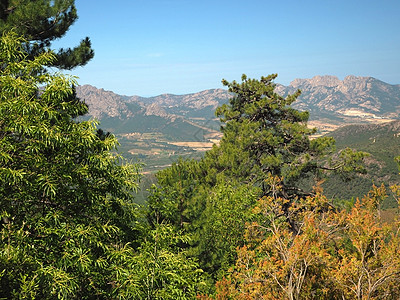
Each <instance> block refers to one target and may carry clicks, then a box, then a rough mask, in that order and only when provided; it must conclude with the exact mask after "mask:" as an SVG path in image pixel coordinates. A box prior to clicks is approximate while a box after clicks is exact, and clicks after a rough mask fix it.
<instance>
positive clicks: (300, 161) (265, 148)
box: [206, 74, 365, 199]
mask: <svg viewBox="0 0 400 300" xmlns="http://www.w3.org/2000/svg"><path fill="white" fill-rule="evenodd" d="M276 77H277V75H276V74H274V75H269V76H267V77H261V79H260V80H256V79H248V78H247V77H246V75H243V76H242V83H237V82H236V81H233V82H232V83H229V82H227V81H226V80H223V84H224V85H225V86H228V88H229V91H230V92H232V93H234V96H233V97H232V98H231V100H230V102H229V104H224V105H222V106H221V107H219V108H218V109H217V111H216V113H217V115H218V116H220V117H221V121H222V122H223V123H225V125H224V126H223V127H222V132H223V134H224V135H223V138H222V140H221V143H220V145H219V146H217V147H214V148H213V149H212V150H211V151H209V152H208V153H207V154H206V160H208V161H209V162H210V165H211V166H213V168H214V169H215V170H214V173H215V174H218V173H223V174H224V176H227V177H229V178H235V179H237V180H239V182H251V183H253V184H256V185H258V186H260V187H262V188H263V190H264V195H266V194H267V193H269V191H270V188H269V187H267V186H266V179H267V178H268V177H269V176H278V177H282V178H283V185H282V188H281V189H280V191H279V192H280V193H281V194H282V196H284V197H285V198H287V199H290V198H295V197H297V196H305V195H308V194H309V193H310V192H311V191H310V190H311V187H312V185H313V184H309V187H310V188H309V190H307V189H305V187H306V185H304V183H305V180H306V179H307V178H318V177H319V176H320V175H322V172H323V171H335V172H338V173H341V174H342V175H343V176H345V175H346V174H349V173H352V172H354V171H362V170H363V168H362V166H361V165H360V162H361V160H362V158H363V157H364V156H365V154H364V153H361V152H354V151H352V150H350V149H345V150H344V151H342V152H341V153H339V154H338V155H336V156H335V155H333V154H334V151H335V140H334V139H333V138H331V137H320V138H315V139H312V138H311V135H312V134H314V133H315V132H316V129H315V128H313V129H310V128H308V127H307V121H308V118H309V113H308V112H301V111H299V110H296V109H295V108H293V107H292V106H291V105H292V103H293V102H294V101H296V100H297V97H298V96H299V95H300V91H297V92H296V93H294V94H293V95H288V96H287V97H282V96H280V95H278V94H277V93H276V92H275V84H274V83H273V80H274V79H275V78H276ZM219 176H220V175H219Z"/></svg>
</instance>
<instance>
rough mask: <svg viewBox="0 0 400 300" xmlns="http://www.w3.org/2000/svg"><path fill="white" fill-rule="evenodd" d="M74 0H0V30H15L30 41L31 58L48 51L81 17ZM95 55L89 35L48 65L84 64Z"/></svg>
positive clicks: (60, 51) (28, 45)
mask: <svg viewBox="0 0 400 300" xmlns="http://www.w3.org/2000/svg"><path fill="white" fill-rule="evenodd" d="M74 3H75V1H74V0H55V1H54V0H52V1H50V0H46V1H43V0H1V1H0V32H7V31H10V30H14V31H15V32H17V33H18V34H19V35H22V36H23V37H24V38H25V39H26V40H27V41H28V42H27V43H25V44H24V46H25V47H26V51H27V52H28V53H29V58H31V59H33V58H34V57H36V56H37V55H38V54H40V53H43V52H45V51H47V50H48V49H49V48H50V47H51V43H52V42H53V41H54V40H57V39H60V38H62V37H63V36H64V35H65V33H66V32H67V31H68V29H69V27H70V26H71V25H72V24H73V23H74V22H75V21H76V19H77V18H78V15H77V11H76V7H75V4H74ZM93 56H94V51H93V50H92V49H91V42H90V40H89V38H88V37H86V38H85V39H83V40H82V41H81V43H80V44H79V46H77V47H75V48H72V49H71V48H67V49H60V50H59V51H58V53H57V54H56V56H55V58H54V59H52V61H51V62H46V65H51V66H55V67H58V68H62V69H72V68H74V67H77V66H83V65H85V64H86V63H87V62H88V61H89V60H90V59H92V58H93Z"/></svg>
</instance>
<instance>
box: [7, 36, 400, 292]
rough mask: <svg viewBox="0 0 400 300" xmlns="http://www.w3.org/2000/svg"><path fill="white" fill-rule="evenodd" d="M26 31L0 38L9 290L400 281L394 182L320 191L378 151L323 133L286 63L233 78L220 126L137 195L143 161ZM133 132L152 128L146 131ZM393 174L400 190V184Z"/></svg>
mask: <svg viewBox="0 0 400 300" xmlns="http://www.w3.org/2000/svg"><path fill="white" fill-rule="evenodd" d="M26 42H27V41H26V40H24V39H23V38H21V37H19V36H18V35H16V34H15V33H13V32H11V33H7V34H4V35H3V36H2V37H1V38H0V66H1V67H0V73H1V74H0V75H1V76H0V85H1V87H2V89H1V90H0V115H1V117H0V120H1V121H0V162H1V164H0V174H1V176H0V207H1V211H0V298H2V299H262V298H266V299H311V298H316V299H398V298H399V297H400V289H399V286H400V256H399V253H400V221H399V218H398V216H399V215H398V211H397V214H396V217H394V218H393V220H391V222H390V223H387V222H385V220H384V219H383V218H382V212H383V211H382V209H381V206H382V203H383V201H384V200H385V199H386V198H387V189H386V188H385V186H384V185H382V186H378V187H377V186H374V187H373V188H372V189H371V191H370V192H369V193H368V194H367V195H365V196H364V197H363V198H362V199H361V200H359V201H356V202H355V203H354V204H353V203H344V204H343V203H342V205H336V203H335V202H332V201H331V200H330V199H329V198H327V197H326V196H324V193H323V190H322V188H321V183H322V181H323V179H324V178H326V176H331V174H335V175H337V176H340V178H342V179H344V180H349V179H351V178H352V177H353V176H354V174H360V173H361V174H362V173H363V172H364V161H365V159H368V156H367V153H365V152H360V151H357V150H354V149H351V148H341V149H340V150H339V151H338V152H337V151H336V148H335V139H334V138H332V137H328V136H323V137H317V138H315V134H316V130H315V129H311V128H309V127H308V126H307V122H308V119H309V113H308V112H306V111H300V110H297V109H296V108H294V107H293V104H294V103H295V102H296V101H297V98H298V97H299V95H300V92H299V91H296V92H294V93H292V94H288V95H285V96H282V95H279V94H278V93H276V88H277V86H276V84H275V83H274V80H275V79H276V77H277V75H269V76H266V77H261V79H259V80H258V79H251V78H247V76H245V75H243V76H242V79H241V81H240V82H236V81H233V82H227V81H226V80H223V84H224V85H225V86H226V87H227V88H228V91H229V93H230V94H231V95H232V97H231V98H230V99H229V102H227V103H224V104H222V105H219V106H218V107H217V109H216V113H217V115H218V117H220V122H221V124H222V127H221V133H220V135H221V138H220V142H219V143H216V144H214V145H213V146H212V148H211V149H209V150H208V151H205V152H204V156H203V157H201V158H199V159H191V158H190V157H188V158H186V159H185V158H180V159H179V160H177V161H176V162H174V163H172V165H171V166H169V167H166V168H163V170H161V171H159V172H158V173H157V174H156V179H157V181H156V182H155V184H154V185H152V186H151V189H150V191H149V194H148V196H147V199H146V203H145V205H143V206H139V205H138V204H137V203H136V202H135V195H136V191H137V188H138V182H139V180H140V172H141V168H140V165H137V164H131V163H128V162H127V161H126V160H125V159H124V158H123V157H122V156H120V155H119V154H118V152H117V149H116V147H117V145H118V142H117V139H116V137H115V135H113V134H111V133H107V131H105V130H102V129H99V128H98V127H97V123H96V122H95V121H93V120H85V118H87V116H85V115H86V114H87V112H88V109H90V107H89V108H88V105H87V104H86V103H85V102H84V101H82V100H80V99H79V98H78V97H77V94H76V91H75V86H76V82H75V80H74V79H73V78H70V77H68V76H65V75H62V74H60V73H52V72H51V70H47V71H46V72H44V69H43V68H44V66H45V65H51V63H52V61H53V60H54V59H55V56H54V54H52V53H51V52H44V53H41V54H38V55H37V56H34V57H30V56H29V55H28V53H27V52H26V47H25V46H24V45H25V44H26ZM126 107H128V108H130V109H131V112H132V113H134V112H135V111H136V112H139V111H142V110H143V107H142V106H140V105H139V104H137V103H136V104H135V103H131V104H128V105H126ZM151 109H154V106H153V107H152V108H151ZM144 110H145V111H148V112H149V111H151V110H148V109H144ZM109 111H110V112H112V109H111V107H109ZM115 113H116V115H113V116H109V118H120V115H118V114H119V113H120V112H119V111H117V112H115ZM128 115H129V113H127V114H126V115H125V116H126V117H128ZM121 116H122V115H121ZM145 116H148V117H150V118H151V120H152V121H153V123H157V122H160V123H161V124H162V122H164V118H162V116H160V115H159V116H158V117H161V118H162V119H159V118H156V117H157V116H156V115H154V113H148V114H147V115H146V114H145ZM134 117H135V116H133V119H134ZM137 117H138V115H137ZM138 118H139V117H138ZM168 118H169V117H168ZM114 120H115V119H114ZM139 120H143V122H144V120H146V118H144V119H140V118H139ZM169 120H170V123H168V124H169V125H171V124H174V122H175V121H177V120H179V122H183V123H185V124H186V123H187V124H191V125H192V126H195V127H196V126H197V127H198V128H200V129H201V130H202V131H201V132H206V134H204V137H205V136H206V135H207V137H209V134H210V133H211V131H210V130H211V129H207V127H206V126H205V124H199V123H195V122H192V123H189V121H187V120H186V119H183V118H180V117H177V116H176V117H175V119H173V118H172V119H169ZM203 121H204V120H203ZM143 122H142V123H140V122H138V123H137V126H138V128H145V126H143ZM177 122H178V121H177ZM109 124H110V125H109V126H115V128H117V126H116V125H117V124H115V123H114V122H110V123H109ZM193 124H196V125H193ZM126 126H128V125H126ZM140 126H142V127H140ZM395 126H397V125H393V128H395ZM113 128H114V127H113ZM172 128H173V127H172ZM396 128H397V127H396ZM105 129H106V130H107V128H105ZM166 132H167V133H168V134H170V135H171V136H172V133H171V132H169V131H168V130H166ZM167 133H166V134H167ZM124 134H128V135H127V136H126V137H127V138H129V137H131V136H132V137H138V139H139V137H142V138H143V140H142V141H141V142H143V143H146V142H148V140H146V139H145V137H149V136H146V134H149V132H126V133H124ZM129 134H130V135H129ZM158 134H159V132H153V136H152V137H151V138H154V139H156V138H158ZM197 134H198V133H196V134H195V135H197ZM375 139H376V140H379V136H376V137H375ZM158 142H159V141H158ZM165 142H168V141H165ZM375 142H376V141H375ZM173 145H174V146H176V147H178V146H177V145H176V144H173ZM178 145H181V144H178ZM186 145H187V144H183V146H182V147H186ZM197 146H198V145H197ZM305 181H306V182H307V183H309V184H308V185H305V184H304V182H305ZM391 190H392V193H393V196H394V197H395V198H394V199H395V200H396V202H397V203H399V202H400V200H399V198H400V187H399V186H398V185H392V186H391Z"/></svg>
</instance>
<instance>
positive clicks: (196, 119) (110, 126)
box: [77, 76, 400, 197]
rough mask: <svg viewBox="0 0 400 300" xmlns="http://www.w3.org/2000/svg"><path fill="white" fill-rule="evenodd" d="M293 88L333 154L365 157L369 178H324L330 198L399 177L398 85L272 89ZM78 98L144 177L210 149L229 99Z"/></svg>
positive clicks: (299, 82) (298, 83)
mask: <svg viewBox="0 0 400 300" xmlns="http://www.w3.org/2000/svg"><path fill="white" fill-rule="evenodd" d="M298 89H300V90H301V92H302V93H301V95H300V97H299V98H298V101H296V102H295V103H294V105H293V106H294V107H296V108H297V109H300V110H307V111H309V112H310V121H309V124H310V125H311V126H312V127H317V128H319V135H322V134H330V135H331V136H333V137H335V139H336V141H337V146H338V149H340V148H343V147H351V148H354V149H357V150H363V151H367V152H369V153H371V157H370V158H369V160H368V168H369V169H370V170H372V171H371V172H370V173H369V174H370V175H366V176H364V177H359V178H358V179H357V180H358V181H354V180H353V181H352V183H349V186H348V187H343V183H341V182H340V181H338V180H335V179H330V180H329V181H328V182H327V184H326V185H325V188H326V192H327V193H328V194H329V195H331V196H332V197H335V196H338V195H337V192H338V191H341V190H345V191H346V193H347V194H349V195H354V196H358V195H362V194H364V193H365V192H366V191H368V189H369V188H370V183H371V180H372V181H374V182H375V183H379V182H383V181H384V182H390V183H393V182H395V181H397V180H398V179H399V176H398V171H397V166H396V164H395V163H394V157H395V156H398V155H399V154H400V153H399V152H398V149H400V148H399V147H400V137H399V136H400V121H399V119H400V118H399V113H400V85H391V84H387V83H385V82H383V81H380V80H378V79H375V78H372V77H356V76H347V77H345V78H344V79H343V80H340V79H338V78H337V77H334V76H315V77H313V78H311V79H295V80H294V81H293V82H291V83H290V84H289V85H288V86H284V85H281V84H276V89H275V91H276V92H277V93H278V94H280V95H282V96H286V95H288V94H292V93H294V92H295V91H297V90H298ZM77 95H78V97H80V98H81V99H84V100H85V102H86V103H87V104H88V106H89V114H88V115H87V116H85V118H96V119H98V120H99V121H100V127H101V128H102V129H103V130H107V131H110V132H112V133H114V134H115V135H116V136H117V137H118V140H119V142H120V144H121V146H120V147H119V152H120V153H121V154H122V155H124V156H125V157H128V158H130V159H132V158H134V159H139V160H140V161H142V162H144V163H145V165H146V166H145V168H144V171H145V173H153V172H155V171H157V170H159V169H162V168H164V167H166V166H168V165H170V164H171V163H172V162H173V161H176V160H177V159H178V157H190V158H196V157H199V156H201V155H202V152H204V151H205V150H208V149H210V147H212V145H213V144H214V143H217V142H218V140H219V138H220V137H221V132H220V131H219V128H220V123H219V121H218V119H217V118H216V117H215V115H214V112H215V109H216V108H217V107H218V106H220V105H222V104H224V103H227V102H228V101H229V99H230V98H231V97H232V94H230V93H229V92H228V91H226V90H224V89H210V90H205V91H201V92H198V93H192V94H186V95H172V94H162V95H159V96H155V97H148V98H145V97H140V96H126V95H118V94H116V93H114V92H111V91H105V90H104V89H98V88H96V87H93V86H90V85H83V86H78V87H77ZM396 120H397V121H396ZM354 124H356V125H354ZM346 125H347V126H346ZM146 178H147V177H146ZM149 178H150V177H149ZM354 182H356V184H354ZM349 191H352V193H350V192H349ZM339 196H340V195H339Z"/></svg>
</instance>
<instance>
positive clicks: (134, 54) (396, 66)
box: [54, 0, 400, 96]
mask: <svg viewBox="0 0 400 300" xmlns="http://www.w3.org/2000/svg"><path fill="white" fill-rule="evenodd" d="M75 4H76V6H77V9H78V15H79V19H78V21H77V22H76V23H75V24H74V25H73V26H72V27H71V28H70V30H69V31H68V32H67V34H66V36H65V37H64V38H63V39H62V40H60V41H58V42H57V43H55V44H54V47H62V46H64V47H65V46H75V45H77V44H78V43H79V41H80V40H81V39H82V38H84V37H86V36H89V37H90V39H91V41H92V45H93V48H94V50H95V57H94V59H93V60H91V61H90V62H89V63H88V64H87V65H86V66H84V67H79V68H76V69H74V70H72V71H71V72H70V73H72V74H74V75H77V76H78V77H79V83H80V84H91V85H94V86H96V87H98V88H104V89H106V90H112V91H114V92H116V93H118V94H124V95H140V96H155V95H159V94H163V93H173V94H185V93H193V92H198V91H202V90H205V89H210V88H222V87H223V86H222V84H221V79H222V78H225V79H227V80H229V81H232V80H240V77H241V75H242V74H243V73H245V74H247V75H248V77H254V78H259V77H260V76H263V75H268V74H271V73H278V78H277V79H276V82H278V83H282V84H285V85H287V84H289V83H290V82H291V81H292V80H294V79H295V78H311V77H313V76H315V75H335V76H338V77H339V78H340V79H343V78H344V77H345V76H347V75H356V76H372V77H375V78H377V79H380V80H383V81H385V82H388V83H391V84H400V32H399V30H400V1H399V0H393V1H389V0H387V1H386V0H381V1H376V0H375V1H370V0H363V1H360V0H347V1H342V0H336V1H330V0H323V1H321V0H319V1H303V0H298V1H295V0H292V1H289V0H279V1H268V0H264V1H261V0H247V1H237V0H230V1H225V0H200V1H199V0H197V1H194V0H116V1H109V0H108V1H105V0H75Z"/></svg>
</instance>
